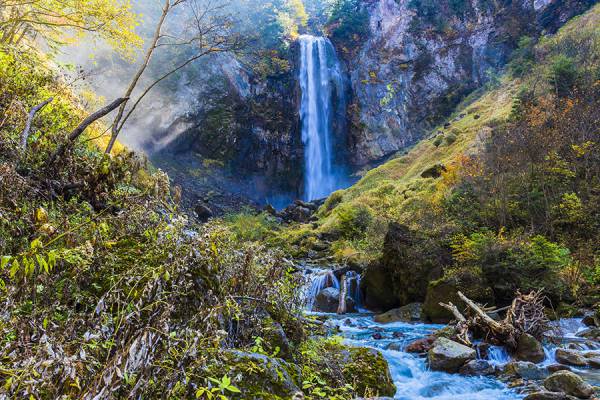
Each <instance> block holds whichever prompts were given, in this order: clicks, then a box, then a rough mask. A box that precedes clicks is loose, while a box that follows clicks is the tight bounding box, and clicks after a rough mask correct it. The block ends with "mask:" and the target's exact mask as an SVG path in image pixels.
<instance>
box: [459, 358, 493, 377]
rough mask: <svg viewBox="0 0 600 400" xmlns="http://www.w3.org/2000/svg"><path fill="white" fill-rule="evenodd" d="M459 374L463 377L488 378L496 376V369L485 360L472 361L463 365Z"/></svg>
mask: <svg viewBox="0 0 600 400" xmlns="http://www.w3.org/2000/svg"><path fill="white" fill-rule="evenodd" d="M458 372H459V373H460V374H462V375H470V376H488V375H494V374H495V373H496V369H495V368H494V366H493V365H491V364H490V363H489V362H487V361H485V360H471V361H469V362H468V363H466V364H465V365H463V366H462V367H461V368H460V370H459V371H458Z"/></svg>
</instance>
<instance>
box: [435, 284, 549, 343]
mask: <svg viewBox="0 0 600 400" xmlns="http://www.w3.org/2000/svg"><path fill="white" fill-rule="evenodd" d="M458 297H459V298H460V299H461V300H462V301H463V302H464V303H465V304H466V306H467V311H469V312H470V316H469V318H466V317H465V316H464V315H463V313H461V312H460V310H459V309H458V308H457V307H456V306H455V305H454V304H452V303H450V302H449V303H440V306H442V307H444V308H446V309H447V310H449V311H450V312H451V313H452V314H453V315H454V317H455V319H456V334H457V337H458V339H459V340H460V341H461V342H462V343H464V344H466V345H468V346H471V345H472V343H471V336H472V334H473V332H476V331H477V332H481V333H483V336H484V338H485V339H486V341H487V342H489V343H495V344H502V345H505V346H507V347H508V348H510V349H513V350H514V349H516V347H517V342H518V341H519V337H520V336H521V335H522V334H524V333H527V334H529V335H531V336H533V337H535V338H538V339H539V338H541V337H542V335H543V333H544V332H546V331H547V330H548V319H547V318H546V316H545V314H544V301H545V300H546V297H545V296H544V295H543V294H542V290H538V291H532V292H531V293H529V294H521V293H520V292H517V296H516V297H515V299H514V300H513V302H512V304H511V305H510V306H509V307H505V308H503V309H494V308H485V307H484V306H481V305H479V304H477V303H475V302H474V301H473V300H471V299H469V298H468V297H467V296H465V295H464V294H463V293H461V292H458ZM501 311H506V316H505V318H504V319H503V320H500V321H497V320H495V319H494V318H492V317H491V316H490V315H489V313H492V312H494V313H498V312H501Z"/></svg>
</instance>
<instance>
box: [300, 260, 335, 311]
mask: <svg viewBox="0 0 600 400" xmlns="http://www.w3.org/2000/svg"><path fill="white" fill-rule="evenodd" d="M328 287H334V288H336V289H339V288H340V282H339V280H338V278H337V277H336V276H335V274H334V273H333V271H331V270H329V269H317V270H314V271H312V272H311V273H310V274H309V275H308V277H307V283H306V286H305V289H304V302H305V308H306V310H308V311H312V309H313V307H314V304H315V298H316V297H317V294H319V292H320V291H321V290H323V289H326V288H328Z"/></svg>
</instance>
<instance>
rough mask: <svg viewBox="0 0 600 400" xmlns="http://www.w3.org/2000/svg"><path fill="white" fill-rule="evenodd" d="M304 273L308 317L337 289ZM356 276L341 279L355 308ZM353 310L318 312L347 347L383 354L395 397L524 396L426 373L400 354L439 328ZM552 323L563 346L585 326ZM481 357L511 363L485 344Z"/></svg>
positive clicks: (333, 281) (550, 357) (330, 275)
mask: <svg viewBox="0 0 600 400" xmlns="http://www.w3.org/2000/svg"><path fill="white" fill-rule="evenodd" d="M306 274H307V283H306V287H305V290H304V296H305V299H306V303H305V304H306V309H307V312H308V313H314V311H313V309H314V307H315V297H316V296H317V294H318V293H319V292H320V291H321V290H323V289H325V288H329V287H333V288H336V289H337V288H339V287H340V282H339V279H338V278H337V277H336V276H335V274H334V272H333V271H331V270H328V269H320V268H310V269H307V270H306ZM359 277H360V275H358V274H356V273H355V272H353V271H349V272H346V280H347V281H348V282H351V281H352V282H354V284H353V285H350V286H349V287H350V288H351V289H352V290H351V291H349V295H350V297H352V298H353V299H354V300H355V302H357V304H360V290H359V289H360V288H359V286H360V278H359ZM358 309H359V310H361V312H360V313H357V314H346V315H337V314H324V313H318V314H319V315H325V316H327V317H328V319H327V321H326V325H327V326H329V327H330V328H332V329H334V330H337V331H338V332H339V333H340V334H341V335H342V336H343V337H344V338H345V341H346V343H347V344H349V345H352V346H358V347H369V348H374V349H377V350H379V351H380V352H381V353H382V354H383V356H384V357H385V358H386V360H387V361H388V364H389V368H390V373H391V375H392V378H393V380H394V383H395V385H396V389H397V391H396V394H395V396H394V398H395V399H402V400H422V399H434V400H491V399H496V400H512V399H522V398H523V397H524V396H523V395H521V394H519V393H517V392H516V391H515V390H512V389H509V388H508V387H507V386H506V384H505V383H503V382H501V381H499V380H497V379H495V378H494V377H477V376H463V375H459V374H448V373H444V372H437V371H431V370H429V368H428V367H427V364H426V359H425V358H423V357H419V356H418V355H417V354H412V353H407V352H405V351H403V349H404V348H405V346H406V345H407V344H409V343H411V342H413V341H414V340H416V339H420V338H423V337H426V336H428V335H429V334H431V333H432V332H434V331H435V330H437V329H439V328H442V327H443V325H432V324H424V323H404V322H396V323H390V324H380V323H377V322H375V321H374V320H373V314H371V313H369V312H367V311H366V310H362V309H360V307H358ZM555 325H556V326H555V328H556V332H560V335H554V337H555V338H556V337H559V338H560V339H561V340H562V341H563V342H564V343H567V342H572V341H577V340H580V338H578V337H576V336H575V334H576V333H577V332H578V331H580V330H582V329H584V328H585V327H584V325H583V324H582V322H581V319H565V320H561V321H559V322H557V323H555ZM559 341H560V340H559ZM564 343H563V344H564ZM559 346H561V343H555V344H546V345H545V346H544V348H545V352H546V360H545V361H544V362H543V363H542V364H541V366H547V365H550V364H555V363H556V359H555V357H554V353H555V351H556V349H557V348H558V347H559ZM589 350H594V349H592V348H590V349H589ZM487 353H488V354H487V355H486V356H485V359H486V360H487V361H488V362H490V364H492V365H494V366H496V367H502V366H503V365H505V364H506V363H508V362H510V361H512V359H511V356H510V355H509V354H508V352H507V351H506V350H505V349H504V348H503V347H500V346H491V347H490V348H489V349H488V351H487ZM480 357H481V356H480ZM592 371H594V370H581V371H579V370H575V372H577V373H579V374H580V375H582V376H584V377H585V378H586V379H588V381H590V382H591V383H592V384H599V383H600V379H599V377H597V376H590V373H592Z"/></svg>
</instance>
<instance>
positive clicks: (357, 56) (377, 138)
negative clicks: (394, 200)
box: [337, 0, 595, 166]
mask: <svg viewBox="0 0 600 400" xmlns="http://www.w3.org/2000/svg"><path fill="white" fill-rule="evenodd" d="M594 2H595V1H591V0H581V1H577V0H570V1H560V0H535V1H534V0H521V1H510V0H500V1H493V2H492V1H486V0H458V1H439V2H431V1H427V0H371V1H369V2H367V5H366V7H367V8H368V13H369V34H368V39H367V40H366V41H364V42H363V43H362V45H361V46H360V48H358V49H349V48H348V47H346V46H345V44H344V43H339V42H338V43H337V46H338V48H339V49H340V52H341V53H342V56H345V57H346V61H347V64H348V67H349V74H350V77H351V82H352V92H353V94H354V98H353V102H352V103H351V104H350V106H349V109H348V118H349V120H350V121H351V124H350V135H349V143H348V147H349V153H350V154H351V162H352V164H354V165H355V166H361V165H364V164H367V163H370V162H372V161H377V160H379V159H382V158H384V157H387V156H389V155H391V154H393V153H395V152H396V151H398V150H401V149H403V148H406V147H407V146H410V145H412V144H414V143H415V142H416V141H418V140H419V139H421V138H422V136H423V133H424V132H425V131H426V130H427V129H430V128H431V127H432V126H434V124H435V123H437V122H439V121H440V120H441V119H442V118H443V117H445V116H447V115H448V114H449V113H450V112H451V110H453V108H454V107H455V106H456V105H457V103H459V102H460V101H461V100H462V99H463V98H464V97H465V96H466V95H467V94H469V93H470V92H472V91H473V90H475V89H477V88H478V87H481V86H482V85H483V84H485V83H486V82H489V81H490V80H493V79H494V76H495V74H496V72H497V71H498V70H499V69H500V68H501V67H502V66H504V65H505V64H506V62H507V61H508V59H509V57H510V54H511V52H512V51H513V50H514V49H515V48H516V47H517V46H518V41H519V39H520V38H521V37H523V36H532V37H535V36H538V35H539V34H540V33H542V32H543V31H544V30H546V31H550V32H551V31H555V30H556V29H558V28H559V27H560V26H561V25H562V24H563V23H564V22H566V21H567V20H568V19H569V18H570V17H572V16H574V15H577V14H579V13H581V12H583V11H584V10H585V9H587V8H588V7H589V6H590V5H591V4H593V3H594Z"/></svg>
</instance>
